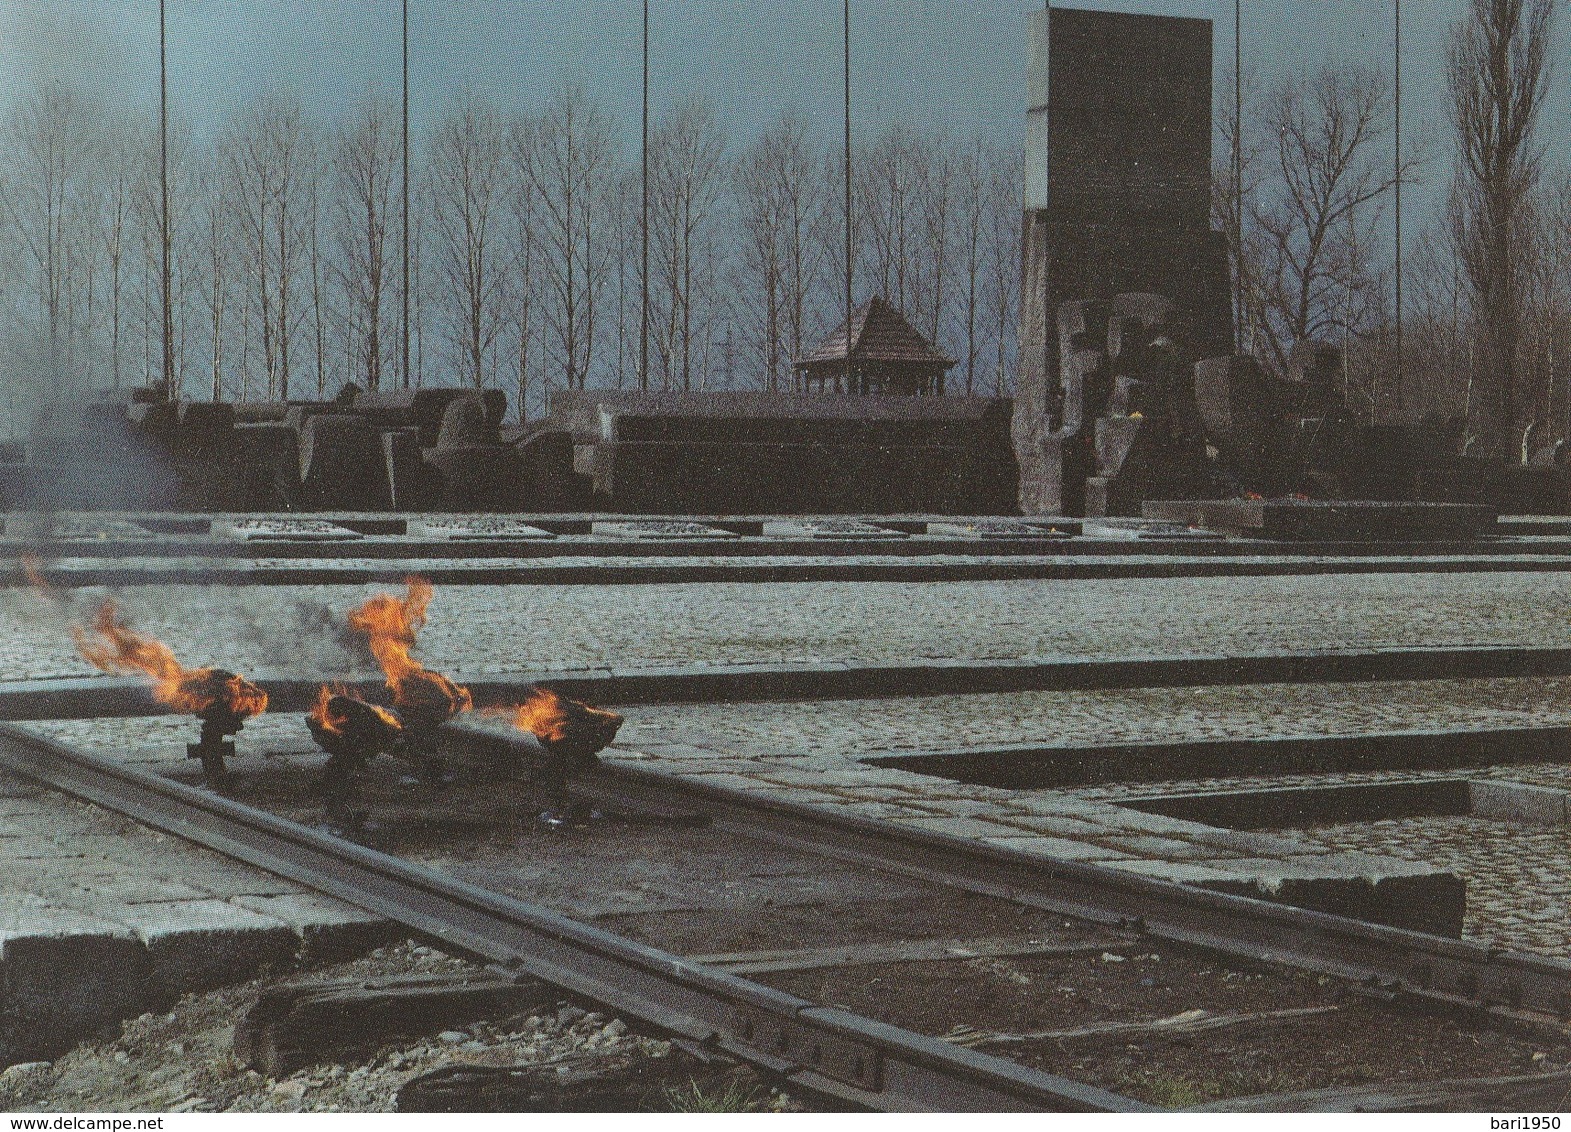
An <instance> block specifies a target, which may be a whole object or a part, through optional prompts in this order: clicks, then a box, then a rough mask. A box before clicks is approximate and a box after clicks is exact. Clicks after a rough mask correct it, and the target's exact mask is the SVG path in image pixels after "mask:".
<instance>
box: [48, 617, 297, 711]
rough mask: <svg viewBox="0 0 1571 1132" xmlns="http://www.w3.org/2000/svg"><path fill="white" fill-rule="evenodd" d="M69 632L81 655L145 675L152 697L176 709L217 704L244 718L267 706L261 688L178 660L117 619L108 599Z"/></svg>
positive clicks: (106, 668)
mask: <svg viewBox="0 0 1571 1132" xmlns="http://www.w3.org/2000/svg"><path fill="white" fill-rule="evenodd" d="M71 636H72V638H73V639H74V640H75V641H76V647H77V651H78V652H80V653H81V654H82V657H83V659H85V660H87V661H88V662H89V663H91V664H92V665H94V666H95V667H97V668H99V669H101V670H102V671H104V672H114V673H119V674H123V675H130V674H140V675H143V676H146V677H147V678H148V679H150V680H151V681H152V682H153V698H154V699H155V700H157V701H158V702H159V703H161V704H168V705H169V706H170V707H172V708H175V709H176V710H178V711H182V712H189V713H190V714H192V715H200V714H201V713H202V712H204V711H206V710H207V709H208V708H211V707H213V706H214V705H215V704H222V705H223V706H224V707H225V708H226V709H227V710H228V711H230V712H231V713H233V714H234V715H235V717H236V718H238V719H249V718H251V717H252V716H253V715H260V714H261V713H262V712H264V711H266V710H267V692H266V691H264V690H263V689H261V688H259V687H257V686H256V685H255V684H253V683H251V682H250V681H249V680H247V679H245V678H244V677H242V676H236V675H235V674H234V673H232V672H225V671H224V670H223V669H221V668H186V667H184V666H182V665H181V663H180V662H179V661H178V660H176V659H175V654H174V652H173V651H172V650H171V649H170V648H169V646H168V645H166V644H164V643H163V642H162V641H160V640H156V639H155V638H153V637H147V636H143V635H142V634H141V633H138V632H136V631H135V630H134V629H132V628H131V627H130V626H129V625H127V624H126V623H125V622H124V621H122V620H121V619H120V610H119V608H118V607H117V606H116V605H115V603H114V602H113V601H105V602H104V603H103V604H102V605H100V606H99V607H98V613H97V615H96V616H95V617H94V618H93V626H92V629H91V630H87V629H83V628H82V627H81V626H77V625H73V626H72V627H71ZM95 637H96V639H95Z"/></svg>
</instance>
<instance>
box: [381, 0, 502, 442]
mask: <svg viewBox="0 0 1571 1132" xmlns="http://www.w3.org/2000/svg"><path fill="white" fill-rule="evenodd" d="M402 140H403V161H404V183H403V192H404V231H403V237H404V239H403V243H404V325H403V339H404V341H403V350H404V368H403V384H404V388H405V389H408V388H409V0H404V126H403V135H402ZM519 412H520V413H522V412H523V406H522V405H520V406H519Z"/></svg>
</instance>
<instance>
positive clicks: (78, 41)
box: [0, 0, 1571, 196]
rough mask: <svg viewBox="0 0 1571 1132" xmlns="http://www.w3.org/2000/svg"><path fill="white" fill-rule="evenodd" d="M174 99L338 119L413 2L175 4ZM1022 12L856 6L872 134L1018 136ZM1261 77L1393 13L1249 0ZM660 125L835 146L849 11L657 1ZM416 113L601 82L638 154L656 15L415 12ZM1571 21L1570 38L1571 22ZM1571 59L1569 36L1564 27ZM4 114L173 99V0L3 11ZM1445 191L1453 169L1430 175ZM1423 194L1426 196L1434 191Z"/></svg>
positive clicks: (1441, 22) (1420, 79) (1428, 43)
mask: <svg viewBox="0 0 1571 1132" xmlns="http://www.w3.org/2000/svg"><path fill="white" fill-rule="evenodd" d="M168 5H169V22H170V68H171V98H172V101H173V103H174V106H175V108H176V110H177V112H178V113H179V114H181V115H182V116H183V117H185V118H187V119H188V120H190V121H191V122H192V123H193V125H194V126H195V127H196V128H197V130H198V132H199V133H202V132H205V130H206V129H207V128H209V127H211V126H212V125H213V124H215V123H217V122H219V121H221V120H222V119H223V118H224V117H225V116H226V115H227V114H228V113H229V112H230V111H232V110H234V109H235V108H236V107H238V106H241V105H243V104H244V103H245V102H246V101H247V100H249V99H250V98H251V97H252V96H253V94H254V93H255V92H256V91H257V89H258V87H259V85H265V84H273V85H277V86H281V87H288V88H291V89H293V90H294V91H296V92H297V93H298V94H299V96H300V97H301V99H302V101H303V102H304V103H305V105H306V106H307V108H308V109H310V110H311V111H312V112H313V113H316V114H318V115H320V116H322V117H323V118H324V119H329V118H332V117H333V116H334V114H335V111H336V109H337V108H338V107H340V106H342V105H343V104H344V103H345V102H346V101H353V100H356V99H358V98H360V97H363V96H364V95H365V94H366V93H367V92H368V91H370V90H380V91H382V92H384V93H385V94H386V95H388V96H394V95H396V93H397V90H398V62H399V54H398V53H399V39H398V17H399V3H398V0H270V2H264V0H168ZM1463 5H1464V0H1408V3H1407V4H1406V6H1405V8H1404V12H1403V16H1404V25H1405V30H1404V52H1403V71H1404V85H1405V98H1406V107H1405V114H1404V130H1405V131H1406V132H1407V134H1408V136H1409V137H1413V138H1417V137H1419V136H1421V135H1423V134H1425V133H1428V134H1431V135H1433V136H1434V139H1435V141H1436V144H1437V149H1436V153H1437V156H1439V157H1440V158H1441V159H1442V161H1443V158H1444V153H1445V149H1444V145H1445V135H1446V122H1445V108H1444V107H1445V103H1444V98H1445V91H1444V80H1443V75H1442V72H1441V63H1442V60H1443V56H1444V44H1445V40H1446V35H1447V29H1448V28H1449V25H1450V23H1451V22H1452V21H1453V20H1454V19H1455V18H1456V16H1457V14H1458V13H1459V12H1460V11H1461V10H1462V8H1463ZM1035 6H1036V5H1035V4H1034V3H1022V2H1020V0H969V2H959V0H852V4H851V11H852V24H853V49H854V52H855V59H854V63H853V83H854V100H855V104H856V111H855V119H856V122H857V124H858V125H859V126H860V127H862V128H871V127H876V126H877V125H878V124H880V123H882V122H884V121H887V120H888V119H890V118H891V117H902V118H905V119H907V120H908V121H910V122H911V123H912V124H915V125H918V126H922V125H938V126H942V127H944V128H947V129H949V130H951V131H953V132H956V133H962V132H969V131H970V130H971V129H972V128H973V127H974V126H975V125H977V124H978V123H981V124H985V125H986V126H987V128H988V129H989V131H990V132H992V133H994V134H995V136H998V137H1000V138H1001V139H1007V140H1011V141H1014V140H1018V138H1019V136H1020V133H1021V125H1022V112H1023V106H1022V103H1023V100H1024V38H1025V37H1024V31H1023V29H1024V23H1025V16H1026V13H1027V12H1028V11H1030V10H1031V9H1032V8H1034V7H1035ZM1073 6H1077V7H1086V8H1097V9H1103V10H1109V11H1126V12H1145V13H1157V14H1169V15H1188V16H1201V17H1206V18H1210V19H1212V20H1213V21H1215V39H1216V45H1217V52H1218V58H1219V63H1226V64H1230V62H1231V55H1232V33H1233V3H1232V0H1079V2H1078V3H1076V4H1075V5H1073ZM1243 8H1244V24H1245V29H1244V30H1245V43H1244V55H1245V65H1246V68H1250V69H1253V70H1255V71H1257V72H1259V73H1260V74H1261V75H1262V77H1266V78H1269V77H1270V76H1271V75H1273V74H1276V73H1279V72H1280V71H1281V70H1283V69H1284V68H1292V67H1299V66H1302V65H1305V64H1314V63H1317V62H1319V61H1321V60H1323V59H1325V58H1327V57H1334V58H1339V59H1353V58H1357V59H1362V60H1364V61H1367V62H1373V63H1377V64H1378V65H1381V66H1388V65H1389V63H1390V54H1391V31H1392V21H1391V15H1392V7H1391V0H1296V2H1295V0H1244V4H1243ZM651 9H652V12H653V28H654V34H653V54H654V77H653V99H654V102H655V105H656V107H658V106H659V105H661V104H662V103H665V102H668V101H675V100H677V99H680V98H683V97H686V96H688V95H691V94H694V93H700V94H704V95H706V96H708V97H709V98H710V99H712V100H713V101H714V103H715V104H716V106H717V107H718V109H719V111H720V114H721V117H722V119H723V120H724V121H725V122H726V123H727V124H728V125H729V127H730V129H731V132H732V135H733V137H736V138H738V139H744V138H746V137H747V136H748V135H749V134H750V133H751V132H752V131H754V130H755V129H756V128H757V127H758V126H759V125H760V124H761V123H763V122H766V121H767V120H769V119H770V118H772V117H773V116H774V115H775V114H777V113H778V112H779V110H780V109H782V108H786V107H789V108H792V109H794V110H796V111H797V112H799V113H800V114H802V115H803V116H804V117H805V118H806V119H808V120H809V121H810V122H812V123H813V124H815V126H816V127H817V128H818V129H819V130H821V131H822V136H823V138H824V139H825V140H827V139H828V138H831V137H834V136H835V131H836V130H837V129H838V123H839V117H838V115H839V112H840V111H839V106H840V103H839V99H840V54H839V51H840V43H839V35H840V3H839V0H798V2H797V3H794V4H789V5H788V4H783V3H779V2H775V0H771V2H768V3H765V2H762V0H754V2H752V3H741V2H736V0H653V3H652V5H651ZM410 12H411V16H410V23H411V48H412V64H411V72H412V79H411V85H412V92H413V95H412V97H413V114H414V116H415V121H416V125H417V126H418V125H419V124H420V123H421V121H422V120H428V119H429V117H430V115H431V114H432V113H433V112H435V111H436V110H437V109H439V107H440V105H441V103H442V101H443V99H444V98H445V97H447V96H448V95H449V94H450V93H451V92H452V91H453V90H454V89H455V88H457V87H458V86H460V85H461V84H464V83H469V84H472V85H474V86H475V87H477V88H478V89H480V90H481V91H483V92H485V93H487V94H489V95H490V96H492V97H493V98H494V99H495V100H496V101H497V102H499V103H501V104H503V105H506V106H530V105H533V104H535V103H537V102H538V101H540V99H541V98H542V96H543V94H544V93H545V92H546V91H547V90H548V89H549V88H550V87H551V86H552V84H554V83H555V82H557V81H558V80H559V79H560V78H561V77H562V76H563V75H571V76H575V77H577V78H579V79H581V80H582V81H584V82H585V83H586V84H587V85H588V86H589V87H590V88H591V89H592V90H593V91H594V92H595V93H596V94H597V95H598V97H599V98H600V100H601V101H602V103H603V104H604V105H605V107H606V108H607V109H608V110H609V111H610V112H611V113H612V114H613V115H614V116H615V117H616V118H617V119H618V120H619V121H620V122H621V123H622V124H623V127H624V131H625V132H624V139H625V141H626V142H627V144H628V145H629V146H631V145H632V143H633V142H634V140H635V138H636V134H637V122H638V119H637V114H638V97H639V89H638V83H639V74H638V49H639V38H638V36H639V26H638V20H639V5H638V3H637V0H575V2H573V3H550V2H546V0H410ZM1568 22H1571V21H1568ZM1561 30H1562V38H1563V41H1564V40H1565V39H1567V38H1571V37H1567V36H1566V35H1565V33H1566V31H1567V29H1566V28H1562V29H1561ZM0 42H3V43H4V44H5V49H4V50H3V51H0V100H3V99H4V98H6V97H7V96H8V95H10V94H13V93H14V92H15V91H16V90H17V89H19V88H20V87H21V86H22V85H25V83H27V82H28V81H29V80H30V79H31V78H32V77H34V76H36V75H37V74H38V73H39V72H40V71H43V72H44V73H49V74H69V75H70V76H72V78H73V79H74V80H76V81H82V82H86V83H88V84H90V85H96V86H98V87H99V88H101V89H102V90H103V91H104V92H106V93H108V94H110V95H112V96H113V98H114V99H115V100H116V101H117V102H121V103H124V104H128V105H136V104H137V103H141V104H142V105H144V106H146V107H147V108H148V109H149V110H151V109H152V108H153V107H154V106H155V105H156V101H155V100H156V96H157V84H156V79H157V71H156V66H157V3H156V0H0ZM1545 122H1546V126H1547V127H1548V129H1547V131H1546V136H1547V137H1548V138H1550V139H1551V140H1552V147H1553V150H1554V152H1555V154H1556V155H1557V156H1563V155H1564V153H1565V151H1566V149H1567V148H1568V139H1571V65H1567V64H1562V65H1561V68H1560V73H1559V74H1558V76H1557V79H1556V85H1555V89H1554V92H1553V96H1552V99H1551V103H1550V105H1549V106H1548V107H1547V108H1546V115H1545ZM1442 176H1443V169H1442V168H1441V163H1440V162H1437V163H1436V166H1435V168H1434V169H1432V171H1431V179H1432V180H1439V179H1441V178H1442ZM1415 196H1421V194H1415Z"/></svg>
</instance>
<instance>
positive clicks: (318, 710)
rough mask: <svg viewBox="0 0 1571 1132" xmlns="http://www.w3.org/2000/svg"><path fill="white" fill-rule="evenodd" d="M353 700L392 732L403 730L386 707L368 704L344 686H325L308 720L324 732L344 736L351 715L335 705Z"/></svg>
mask: <svg viewBox="0 0 1571 1132" xmlns="http://www.w3.org/2000/svg"><path fill="white" fill-rule="evenodd" d="M340 698H342V699H345V700H353V701H355V702H356V703H359V704H365V706H366V707H367V708H368V709H369V710H370V711H371V712H372V713H373V714H374V715H376V717H377V718H378V719H380V720H381V721H382V723H383V724H385V725H386V726H387V727H388V728H389V729H390V730H393V731H398V730H401V729H402V724H400V723H399V721H398V717H397V716H396V715H394V714H393V713H392V712H390V711H388V710H387V709H386V708H384V707H378V706H377V705H376V704H370V703H366V701H365V700H363V699H361V698H360V696H359V695H358V694H356V693H355V691H354V690H353V689H352V688H348V687H346V686H345V685H343V684H332V685H328V684H323V685H322V686H321V688H319V689H318V690H317V693H316V703H315V704H313V705H312V706H311V710H310V711H309V712H307V713H306V718H307V719H310V720H311V721H312V722H314V723H315V724H316V725H317V726H318V727H320V728H321V729H322V730H323V731H326V732H329V733H330V734H333V735H342V734H343V733H344V728H345V727H347V726H348V725H349V715H348V713H346V712H345V711H344V710H343V705H342V704H341V703H340V704H334V703H333V701H334V700H335V699H340Z"/></svg>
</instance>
